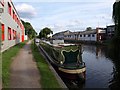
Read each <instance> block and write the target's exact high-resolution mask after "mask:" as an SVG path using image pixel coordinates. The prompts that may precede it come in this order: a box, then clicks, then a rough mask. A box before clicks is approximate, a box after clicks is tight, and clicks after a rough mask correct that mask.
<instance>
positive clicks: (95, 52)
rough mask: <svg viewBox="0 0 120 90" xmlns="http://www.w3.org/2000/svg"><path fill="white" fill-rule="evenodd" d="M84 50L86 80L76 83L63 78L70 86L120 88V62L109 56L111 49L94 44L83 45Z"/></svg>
mask: <svg viewBox="0 0 120 90" xmlns="http://www.w3.org/2000/svg"><path fill="white" fill-rule="evenodd" d="M82 50H83V54H82V59H83V61H84V62H85V63H86V81H85V83H76V82H74V81H69V80H66V79H63V81H64V82H65V83H66V85H67V86H68V88H70V89H71V88H81V89H82V88H114V87H119V88H120V84H119V83H120V81H119V80H120V78H119V71H118V70H119V66H120V63H119V61H118V62H116V61H115V60H114V59H113V58H111V57H110V56H109V52H110V51H108V50H107V48H106V47H103V46H92V45H82ZM116 65H117V66H116Z"/></svg>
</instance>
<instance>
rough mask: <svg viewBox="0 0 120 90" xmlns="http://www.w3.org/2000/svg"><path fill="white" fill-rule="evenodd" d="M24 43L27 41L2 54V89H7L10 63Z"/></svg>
mask: <svg viewBox="0 0 120 90" xmlns="http://www.w3.org/2000/svg"><path fill="white" fill-rule="evenodd" d="M26 42H27V41H25V42H22V43H19V44H17V45H15V46H13V47H11V48H10V49H8V50H7V51H5V52H3V53H2V84H3V88H9V84H10V65H11V63H12V58H13V57H15V56H16V55H17V54H18V52H19V50H20V49H21V48H22V47H23V46H24V45H25V43H26Z"/></svg>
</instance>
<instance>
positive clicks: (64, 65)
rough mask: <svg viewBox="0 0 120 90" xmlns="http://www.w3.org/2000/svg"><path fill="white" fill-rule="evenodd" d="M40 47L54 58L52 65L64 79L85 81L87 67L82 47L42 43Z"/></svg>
mask: <svg viewBox="0 0 120 90" xmlns="http://www.w3.org/2000/svg"><path fill="white" fill-rule="evenodd" d="M40 46H41V47H42V48H43V49H44V50H45V51H46V52H47V53H48V54H49V56H50V57H51V58H52V60H51V62H52V64H53V65H54V66H55V67H56V68H57V70H58V72H59V74H60V75H61V76H62V77H65V78H68V79H81V80H85V72H86V66H85V63H84V62H83V60H82V50H81V45H75V44H65V43H58V44H54V43H50V42H45V41H44V42H43V41H41V42H40Z"/></svg>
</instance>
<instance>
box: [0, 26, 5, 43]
mask: <svg viewBox="0 0 120 90" xmlns="http://www.w3.org/2000/svg"><path fill="white" fill-rule="evenodd" d="M1 29H2V41H4V40H5V29H4V24H1Z"/></svg>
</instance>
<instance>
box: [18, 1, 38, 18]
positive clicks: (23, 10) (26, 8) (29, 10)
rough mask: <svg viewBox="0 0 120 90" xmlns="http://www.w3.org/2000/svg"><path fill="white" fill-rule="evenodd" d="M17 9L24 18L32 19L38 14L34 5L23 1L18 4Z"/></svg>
mask: <svg viewBox="0 0 120 90" xmlns="http://www.w3.org/2000/svg"><path fill="white" fill-rule="evenodd" d="M16 9H17V11H18V13H19V15H20V17H21V18H24V19H32V18H34V17H35V16H36V14H37V13H36V10H35V8H34V7H33V6H31V5H28V4H25V3H22V4H17V5H16Z"/></svg>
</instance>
